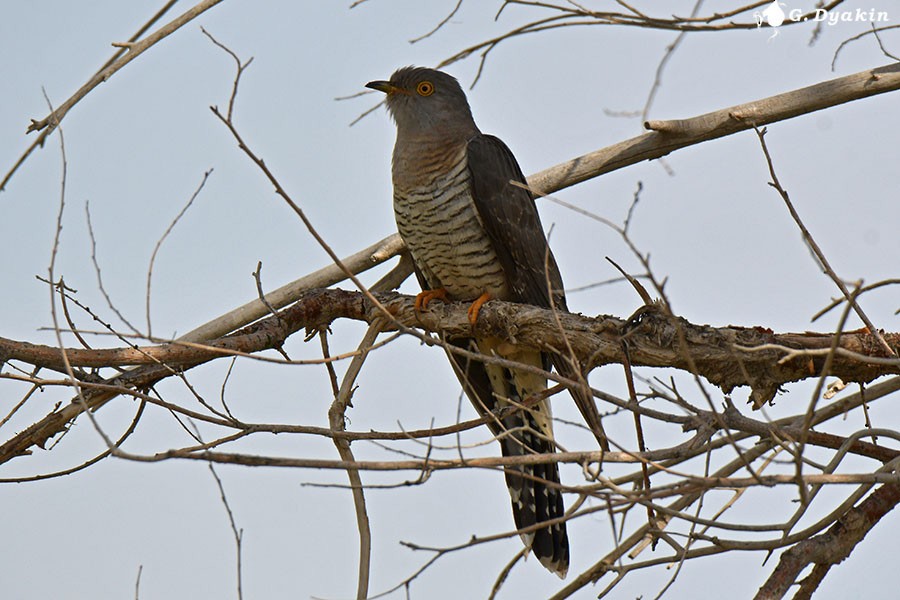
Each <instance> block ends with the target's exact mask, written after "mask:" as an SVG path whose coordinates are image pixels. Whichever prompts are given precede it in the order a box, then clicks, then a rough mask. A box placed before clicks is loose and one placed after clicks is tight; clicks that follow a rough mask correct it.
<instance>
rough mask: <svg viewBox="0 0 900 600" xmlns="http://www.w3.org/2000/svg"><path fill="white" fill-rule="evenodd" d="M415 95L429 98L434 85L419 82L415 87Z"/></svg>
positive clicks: (427, 82) (428, 82)
mask: <svg viewBox="0 0 900 600" xmlns="http://www.w3.org/2000/svg"><path fill="white" fill-rule="evenodd" d="M416 93H417V94H419V95H420V96H430V95H432V94H433V93H434V84H433V83H431V82H430V81H420V82H419V84H418V85H417V86H416Z"/></svg>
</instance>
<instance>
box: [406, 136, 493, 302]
mask: <svg viewBox="0 0 900 600" xmlns="http://www.w3.org/2000/svg"><path fill="white" fill-rule="evenodd" d="M417 158H418V160H417V161H415V162H417V163H418V164H417V165H415V166H414V167H415V168H416V170H417V171H418V174H419V175H420V176H419V177H414V178H403V179H413V180H416V181H415V183H413V184H412V185H403V183H404V181H403V179H401V180H399V181H398V178H397V177H396V169H397V168H398V167H399V168H402V169H408V168H410V167H413V165H409V164H406V165H398V164H396V163H395V165H394V168H395V178H394V179H395V180H394V215H395V217H396V219H397V229H398V230H399V232H400V236H401V237H402V238H403V240H404V241H405V242H406V245H407V247H408V248H409V250H410V253H411V254H412V256H413V260H414V261H415V263H416V266H417V267H418V268H419V271H420V272H421V273H422V274H423V276H424V277H425V280H426V281H427V282H428V285H429V287H431V288H432V289H435V288H441V287H443V288H445V289H446V290H447V293H448V294H449V295H450V297H451V298H453V299H457V300H474V299H475V298H477V297H479V296H480V295H481V294H483V293H485V292H488V293H490V294H491V295H492V296H494V297H496V298H504V297H506V296H507V286H506V277H505V276H504V274H503V269H502V267H501V265H500V261H499V260H498V258H497V253H496V252H495V251H494V248H493V246H492V245H491V242H490V239H489V238H488V236H487V234H486V233H485V230H484V227H483V226H482V223H481V220H480V217H479V215H478V211H477V209H476V208H475V203H474V201H473V199H472V194H471V186H470V182H469V170H468V167H467V165H466V151H465V146H463V147H462V148H461V149H459V150H457V151H456V152H453V154H452V155H447V154H446V153H443V152H441V153H433V154H432V153H427V152H426V153H419V154H418V156H417ZM395 159H396V157H395ZM428 163H431V164H428ZM439 164H443V165H451V166H450V167H449V168H439V167H438V166H437V165H439ZM423 175H424V176H423Z"/></svg>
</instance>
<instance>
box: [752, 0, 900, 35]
mask: <svg viewBox="0 0 900 600" xmlns="http://www.w3.org/2000/svg"><path fill="white" fill-rule="evenodd" d="M782 6H786V4H785V3H784V2H779V1H778V0H772V3H771V4H769V5H768V6H766V8H765V10H763V11H762V12H759V11H757V12H755V13H753V16H754V17H755V18H756V27H757V28H760V27H762V26H763V23H765V24H767V25H768V26H769V27H771V28H773V29H774V30H775V31H773V32H772V35H771V36H769V39H770V40H771V39H772V38H774V37H775V36H777V35H778V27H780V26H781V25H783V24H784V22H785V21H788V20H789V21H792V22H794V23H799V22H801V21H815V22H817V23H825V24H827V25H837V24H838V23H888V22H889V21H890V18H888V14H887V11H883V10H875V9H874V8H870V9H868V10H866V9H864V8H857V9H855V10H849V9H848V10H833V11H829V10H828V9H825V8H817V9H816V10H815V11H814V12H813V13H812V15H808V14H804V13H803V11H802V10H800V9H799V8H793V9H790V10H789V11H788V12H784V9H783V8H782Z"/></svg>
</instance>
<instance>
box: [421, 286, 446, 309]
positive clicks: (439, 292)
mask: <svg viewBox="0 0 900 600" xmlns="http://www.w3.org/2000/svg"><path fill="white" fill-rule="evenodd" d="M434 299H438V300H446V299H447V290H446V289H444V288H438V289H436V290H425V291H424V292H421V293H419V294H418V295H417V296H416V303H415V304H414V305H413V307H414V308H415V309H416V312H420V311H423V310H426V309H427V308H428V303H429V302H431V301H432V300H434Z"/></svg>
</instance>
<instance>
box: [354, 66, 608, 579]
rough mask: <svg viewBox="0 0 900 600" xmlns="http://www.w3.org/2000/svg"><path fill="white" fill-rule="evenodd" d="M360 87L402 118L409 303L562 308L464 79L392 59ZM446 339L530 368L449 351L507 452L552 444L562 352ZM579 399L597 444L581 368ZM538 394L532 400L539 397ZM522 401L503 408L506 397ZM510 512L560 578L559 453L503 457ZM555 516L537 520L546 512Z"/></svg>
mask: <svg viewBox="0 0 900 600" xmlns="http://www.w3.org/2000/svg"><path fill="white" fill-rule="evenodd" d="M366 87H369V88H372V89H375V90H378V91H381V92H384V93H385V94H386V95H387V108H388V111H389V112H390V114H391V116H392V117H393V119H394V121H395V122H396V124H397V141H396V144H395V145H394V156H393V169H392V171H393V184H394V215H395V217H396V219H397V228H398V230H399V232H400V236H401V237H402V238H403V240H404V241H405V242H406V246H407V247H408V248H409V252H410V254H411V255H412V258H413V263H414V264H415V269H416V276H417V278H418V280H419V283H420V284H421V286H422V289H423V292H422V293H421V294H419V296H418V297H417V299H416V307H417V308H419V309H423V308H427V305H428V302H429V301H431V300H433V299H435V298H444V299H448V300H456V301H469V302H473V304H472V307H471V309H470V311H469V318H470V320H471V321H472V322H473V324H474V322H475V320H476V319H477V318H478V310H479V308H480V307H481V305H482V304H483V303H484V302H486V301H487V300H489V299H491V298H497V299H500V300H507V301H511V302H519V303H523V304H531V305H534V306H540V307H544V308H555V309H558V310H561V311H565V310H566V299H565V295H564V293H563V286H562V279H561V277H560V273H559V268H558V267H557V265H556V261H555V259H554V258H553V254H552V253H551V252H550V248H549V247H548V245H547V238H546V237H545V236H544V230H543V228H542V227H541V221H540V217H539V216H538V212H537V208H536V207H535V203H534V199H533V197H532V195H531V193H530V192H528V191H527V190H526V189H523V188H521V187H518V186H515V185H513V184H512V183H510V182H511V181H514V182H519V183H523V184H524V183H525V177H524V175H523V174H522V170H521V169H520V168H519V165H518V163H517V162H516V159H515V157H513V155H512V153H511V152H510V151H509V148H507V147H506V145H505V144H504V143H503V142H502V141H500V140H499V139H497V138H496V137H493V136H490V135H484V134H483V133H481V131H479V129H478V127H477V126H476V125H475V121H474V120H473V118H472V112H471V110H470V109H469V103H468V102H467V101H466V96H465V93H464V92H463V91H462V88H460V86H459V83H458V82H457V81H456V79H454V78H453V77H451V76H450V75H447V74H446V73H442V72H440V71H435V70H433V69H426V68H420V67H404V68H401V69H399V70H397V71H396V72H395V73H394V74H393V75H392V76H391V79H390V81H372V82H370V83H368V84H366ZM449 342H450V343H451V344H453V345H456V346H458V347H461V348H465V349H467V350H474V351H477V352H478V353H479V354H482V355H486V356H487V357H494V356H496V357H500V358H503V359H507V360H509V361H514V362H516V363H521V364H523V365H527V367H531V368H530V369H528V370H526V369H508V368H505V367H501V366H498V365H496V364H491V362H490V359H488V361H487V362H482V361H479V360H475V359H469V358H468V357H463V356H460V355H457V354H454V353H452V352H449V353H448V354H449V356H450V361H451V362H452V363H453V367H454V370H455V371H456V374H457V376H458V377H459V380H460V382H461V383H462V385H463V388H464V389H465V391H466V394H467V395H468V397H469V399H470V400H471V401H472V403H473V404H474V405H475V408H476V410H477V411H478V412H479V414H481V415H482V416H484V415H491V417H492V419H491V420H490V421H488V425H489V427H490V428H491V430H492V432H493V433H494V435H496V436H497V439H498V440H499V442H500V445H501V449H502V453H503V455H504V456H522V455H527V454H533V453H539V454H543V453H552V452H554V451H555V444H554V441H553V427H552V419H551V414H550V404H549V402H548V401H547V399H546V398H541V396H540V395H542V394H544V392H545V391H546V389H547V379H546V377H544V376H542V375H541V374H540V371H539V370H544V371H546V370H549V369H550V365H551V363H553V364H555V365H556V367H557V371H559V372H560V373H561V374H563V375H564V376H566V377H569V378H572V379H575V380H576V381H577V380H578V377H579V376H580V373H578V372H576V371H575V369H574V368H573V366H572V365H571V364H570V362H569V361H567V360H566V359H565V358H564V356H562V355H560V354H556V353H552V352H547V351H543V352H542V351H540V350H535V349H531V348H524V347H517V346H515V345H513V344H509V343H504V342H501V341H500V340H499V339H495V338H488V337H478V338H474V339H451V340H449ZM580 381H581V386H582V387H581V388H580V389H577V390H575V391H574V392H573V395H574V397H575V400H576V404H577V405H578V407H579V409H581V411H582V414H583V415H584V416H585V418H586V419H587V421H588V424H589V425H590V426H591V428H592V429H593V431H594V432H595V435H596V436H597V438H598V440H599V441H600V443H601V445H602V446H603V447H604V448H605V447H606V439H605V437H604V436H603V433H602V429H601V427H600V420H599V416H598V414H597V409H596V407H595V405H594V403H593V398H592V397H591V396H590V394H589V390H588V388H587V387H586V383H585V382H584V380H583V379H581V380H580ZM536 400H537V401H536ZM510 405H513V406H523V405H524V406H525V407H526V408H524V409H523V410H519V411H507V412H510V413H511V414H507V415H506V416H502V417H501V416H498V412H497V411H498V409H500V408H503V407H506V406H510ZM505 472H506V484H507V486H508V488H509V493H510V496H511V498H512V509H513V517H514V519H515V523H516V527H517V528H518V529H520V530H522V529H528V531H527V532H523V533H522V539H523V541H524V542H525V545H526V546H528V547H530V548H531V550H532V552H534V554H535V556H537V558H538V560H540V562H541V564H543V565H544V566H545V567H547V568H548V569H549V570H551V571H553V572H555V573H557V574H558V575H559V576H560V577H564V576H565V574H566V571H567V569H568V567H569V542H568V537H567V534H566V525H565V522H564V520H563V519H562V518H561V517H563V516H564V507H563V499H562V491H561V488H560V483H559V468H558V466H557V464H556V463H548V464H537V465H525V466H516V467H507V468H506V470H505ZM551 520H552V521H554V522H553V523H551V524H550V525H548V526H546V527H543V528H540V527H537V528H536V527H534V526H536V525H539V524H540V523H543V522H546V521H551Z"/></svg>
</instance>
